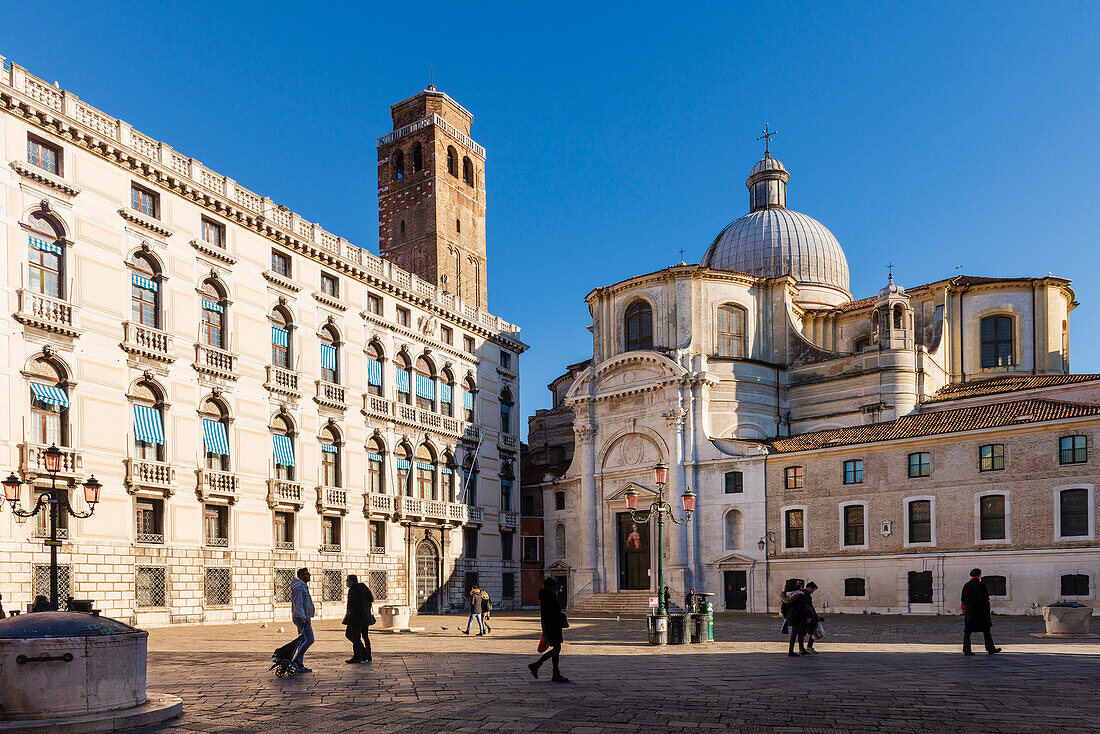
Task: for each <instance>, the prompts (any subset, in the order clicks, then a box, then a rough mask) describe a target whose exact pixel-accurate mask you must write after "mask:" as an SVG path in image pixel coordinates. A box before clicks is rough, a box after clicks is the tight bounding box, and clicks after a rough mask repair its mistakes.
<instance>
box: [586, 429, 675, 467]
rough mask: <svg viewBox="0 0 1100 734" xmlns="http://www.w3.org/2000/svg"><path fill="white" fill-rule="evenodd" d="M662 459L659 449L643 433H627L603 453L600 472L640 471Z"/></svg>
mask: <svg viewBox="0 0 1100 734" xmlns="http://www.w3.org/2000/svg"><path fill="white" fill-rule="evenodd" d="M663 458H664V455H663V453H662V452H661V448H660V447H659V446H658V445H657V444H656V443H654V441H653V439H652V438H650V437H649V436H648V435H646V434H644V433H628V434H626V435H623V436H619V437H618V438H616V439H615V440H614V441H612V442H611V445H610V446H608V447H607V450H606V451H604V452H603V457H602V461H601V463H600V467H601V469H600V470H601V471H605V472H606V471H615V470H618V469H641V470H643V471H649V470H650V467H652V466H653V465H654V464H656V463H657V462H658V461H661V460H662V459H663Z"/></svg>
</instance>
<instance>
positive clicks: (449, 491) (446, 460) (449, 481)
mask: <svg viewBox="0 0 1100 734" xmlns="http://www.w3.org/2000/svg"><path fill="white" fill-rule="evenodd" d="M440 464H441V468H440V473H441V474H442V476H443V493H444V494H445V495H446V496H447V501H448V502H457V501H458V500H457V492H458V483H457V481H456V473H455V457H454V456H452V455H451V454H450V453H446V454H443V459H442V461H440Z"/></svg>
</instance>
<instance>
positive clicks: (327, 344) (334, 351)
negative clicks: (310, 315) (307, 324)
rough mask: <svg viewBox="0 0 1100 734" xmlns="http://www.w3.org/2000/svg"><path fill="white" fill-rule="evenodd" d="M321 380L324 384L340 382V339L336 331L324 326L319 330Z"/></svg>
mask: <svg viewBox="0 0 1100 734" xmlns="http://www.w3.org/2000/svg"><path fill="white" fill-rule="evenodd" d="M320 338H321V379H322V380H324V381H325V382H332V383H339V382H340V367H339V365H340V337H339V336H338V335H337V333H336V329H334V328H332V327H331V326H325V327H323V328H322V329H321V334H320Z"/></svg>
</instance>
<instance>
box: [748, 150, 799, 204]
mask: <svg viewBox="0 0 1100 734" xmlns="http://www.w3.org/2000/svg"><path fill="white" fill-rule="evenodd" d="M790 180H791V174H789V173H787V169H785V168H783V164H782V163H780V162H779V161H777V160H776V159H775V158H772V157H771V155H770V154H768V153H765V154H764V158H763V159H762V160H761V161H760V162H759V163H757V164H756V165H755V166H753V167H752V171H751V172H749V178H748V180H746V181H745V185H746V186H748V187H749V211H750V212H758V211H760V210H761V209H785V208H786V207H787V182H788V181H790Z"/></svg>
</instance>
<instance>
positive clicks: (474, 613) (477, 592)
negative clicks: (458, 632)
mask: <svg viewBox="0 0 1100 734" xmlns="http://www.w3.org/2000/svg"><path fill="white" fill-rule="evenodd" d="M468 604H469V607H470V618H469V619H468V620H466V629H464V630H462V634H464V635H468V634H470V625H472V624H473V623H474V620H475V619H476V620H477V628H478V630H479V631H478V633H477V636H478V637H484V636H485V625H484V624H483V623H482V621H481V611H482V598H481V589H479V588H477V587H476V586H475V587H474V588H473V589H471V590H470V598H469V601H468Z"/></svg>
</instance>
